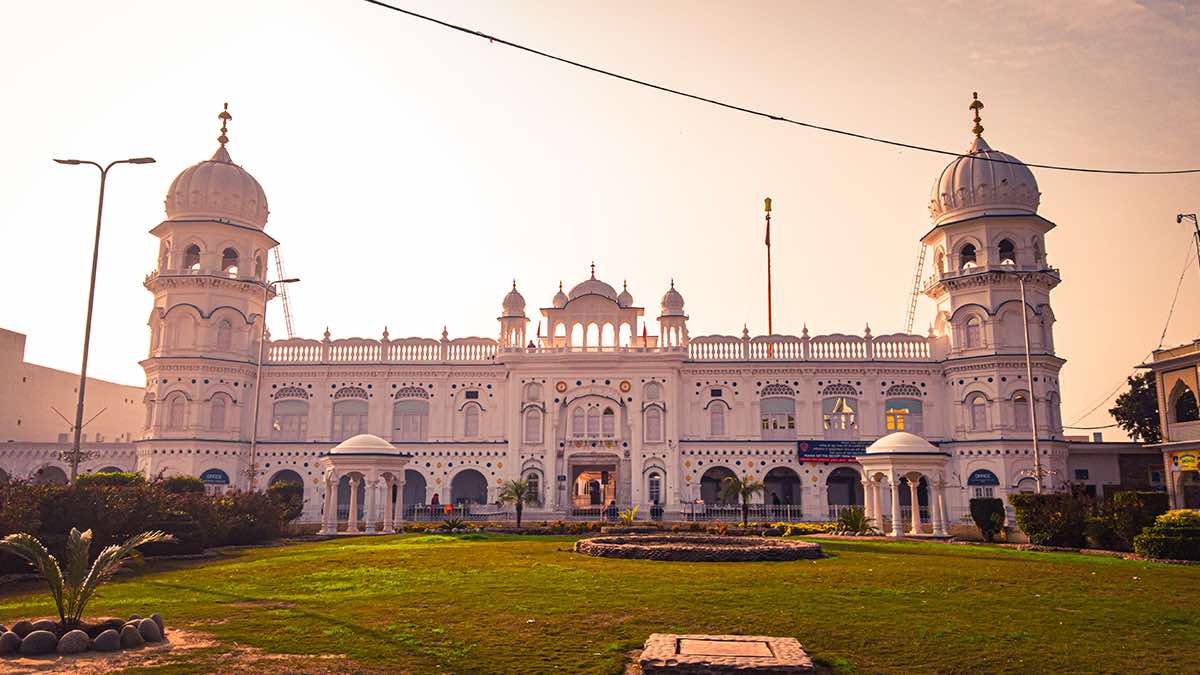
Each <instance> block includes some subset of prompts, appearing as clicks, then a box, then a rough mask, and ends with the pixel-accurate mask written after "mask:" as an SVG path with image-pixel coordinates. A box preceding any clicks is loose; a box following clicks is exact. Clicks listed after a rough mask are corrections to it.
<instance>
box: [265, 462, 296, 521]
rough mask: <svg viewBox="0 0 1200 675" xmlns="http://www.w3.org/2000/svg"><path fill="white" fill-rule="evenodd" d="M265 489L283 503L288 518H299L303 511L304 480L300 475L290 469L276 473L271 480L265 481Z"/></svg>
mask: <svg viewBox="0 0 1200 675" xmlns="http://www.w3.org/2000/svg"><path fill="white" fill-rule="evenodd" d="M277 486H278V487H277ZM267 488H268V489H270V490H271V492H272V493H273V494H275V495H276V496H277V497H280V498H282V499H283V500H284V501H285V503H286V504H287V506H288V509H287V515H288V517H289V518H292V519H295V518H299V517H300V514H301V513H303V511H304V479H303V478H301V477H300V474H298V473H296V472H295V471H292V470H291V469H284V470H282V471H277V472H275V475H274V476H271V480H269V481H267Z"/></svg>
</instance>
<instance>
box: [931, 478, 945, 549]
mask: <svg viewBox="0 0 1200 675" xmlns="http://www.w3.org/2000/svg"><path fill="white" fill-rule="evenodd" d="M946 525H947V523H946V484H945V483H944V482H942V481H938V485H937V520H935V521H933V533H934V534H937V535H941V536H943V537H944V536H946V534H947V531H946Z"/></svg>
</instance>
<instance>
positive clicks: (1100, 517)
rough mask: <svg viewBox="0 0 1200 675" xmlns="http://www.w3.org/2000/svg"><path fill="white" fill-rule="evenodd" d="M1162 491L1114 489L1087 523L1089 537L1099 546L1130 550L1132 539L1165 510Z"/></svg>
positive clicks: (1165, 496) (1164, 494) (1165, 501)
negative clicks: (1123, 490) (1122, 490)
mask: <svg viewBox="0 0 1200 675" xmlns="http://www.w3.org/2000/svg"><path fill="white" fill-rule="evenodd" d="M1168 508H1169V506H1168V497H1167V494H1166V493H1164V492H1133V491H1127V492H1117V493H1114V494H1113V495H1112V496H1111V497H1110V498H1108V499H1104V500H1102V501H1101V502H1100V503H1099V505H1098V507H1097V509H1096V515H1095V517H1094V518H1093V519H1092V521H1091V522H1089V523H1088V539H1089V540H1090V542H1091V543H1092V544H1093V545H1095V546H1097V547H1099V548H1106V549H1115V550H1120V551H1132V550H1133V539H1134V537H1136V536H1137V535H1138V534H1139V533H1141V532H1142V530H1145V529H1146V528H1147V527H1149V526H1150V525H1152V524H1154V519H1155V518H1157V517H1158V516H1160V515H1162V514H1163V513H1166V512H1167V509H1168Z"/></svg>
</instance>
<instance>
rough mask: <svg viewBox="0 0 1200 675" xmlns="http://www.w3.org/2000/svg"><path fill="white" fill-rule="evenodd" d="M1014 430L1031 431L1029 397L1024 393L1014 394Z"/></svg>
mask: <svg viewBox="0 0 1200 675" xmlns="http://www.w3.org/2000/svg"><path fill="white" fill-rule="evenodd" d="M1012 403H1013V428H1014V429H1016V430H1017V431H1029V395H1028V394H1026V393H1025V392H1023V391H1018V392H1017V393H1015V394H1013V399H1012Z"/></svg>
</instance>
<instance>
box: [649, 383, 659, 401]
mask: <svg viewBox="0 0 1200 675" xmlns="http://www.w3.org/2000/svg"><path fill="white" fill-rule="evenodd" d="M661 395H662V391H661V387H659V386H658V383H657V382H651V383H650V384H648V385H646V400H647V401H657V400H658V398H659V396H661Z"/></svg>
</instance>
